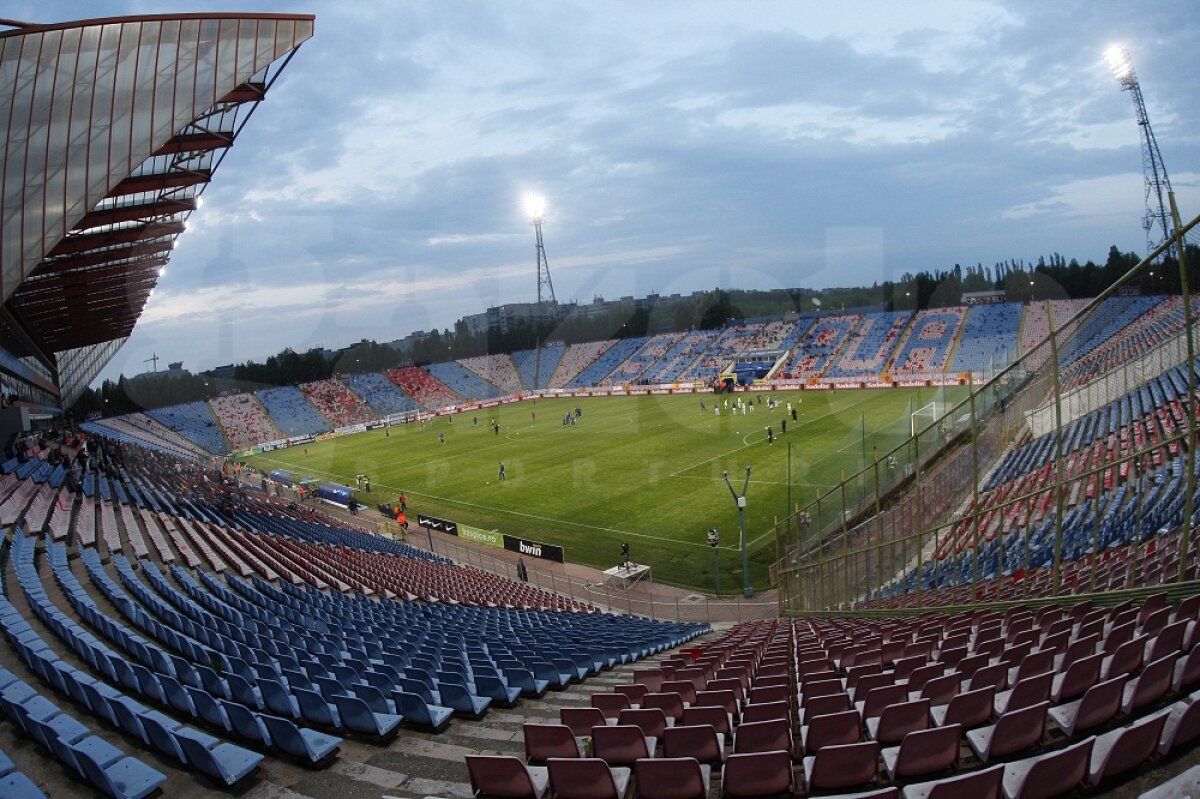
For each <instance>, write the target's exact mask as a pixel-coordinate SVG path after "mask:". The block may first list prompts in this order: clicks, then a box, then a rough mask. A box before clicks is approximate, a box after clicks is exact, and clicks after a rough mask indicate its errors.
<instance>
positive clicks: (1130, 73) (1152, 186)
mask: <svg viewBox="0 0 1200 799" xmlns="http://www.w3.org/2000/svg"><path fill="white" fill-rule="evenodd" d="M1104 63H1105V64H1107V65H1108V69H1109V71H1110V72H1112V75H1113V77H1114V78H1116V79H1117V83H1119V84H1121V90H1122V91H1127V92H1129V94H1130V96H1131V97H1133V108H1134V112H1135V113H1136V114H1137V123H1138V128H1139V129H1140V130H1141V142H1142V175H1143V179H1144V181H1145V185H1146V216H1145V218H1144V219H1143V220H1142V227H1143V228H1145V230H1146V252H1153V251H1154V250H1155V248H1157V247H1158V246H1159V245H1160V244H1162V243H1163V242H1169V241H1170V240H1171V217H1170V214H1169V212H1168V211H1167V199H1166V198H1167V197H1168V196H1169V195H1170V194H1171V179H1170V178H1169V177H1167V167H1166V165H1165V164H1163V160H1162V153H1161V152H1159V149H1158V140H1157V139H1155V138H1154V129H1153V128H1151V127H1150V117H1149V116H1148V115H1147V114H1146V101H1145V99H1143V97H1142V87H1141V85H1140V84H1139V83H1138V79H1137V72H1136V71H1135V70H1134V68H1133V59H1131V58H1130V57H1129V51H1128V50H1127V49H1125V46H1124V45H1122V44H1114V45H1112V46H1110V47H1109V48H1108V49H1107V50H1105V51H1104ZM1155 228H1157V229H1158V230H1159V231H1160V232H1161V236H1159V235H1158V234H1157V233H1155ZM1173 251H1174V245H1171V246H1169V247H1168V248H1167V249H1166V250H1164V251H1163V255H1162V257H1163V258H1164V259H1166V258H1168V257H1172V253H1173Z"/></svg>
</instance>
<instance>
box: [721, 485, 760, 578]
mask: <svg viewBox="0 0 1200 799" xmlns="http://www.w3.org/2000/svg"><path fill="white" fill-rule="evenodd" d="M723 477H724V478H725V485H727V486H729V493H730V494H733V501H734V503H735V504H736V505H737V509H738V529H739V530H740V531H741V534H742V596H744V597H746V598H747V599H749V598H750V597H752V596H754V589H753V588H751V587H750V557H749V554H748V553H747V551H746V489H748V488H749V487H750V467H749V466H747V467H746V482H745V483H744V484H743V485H742V494H741V496H738V492H737V491H735V490H734V488H733V483H730V482H729V472H725V473H724V474H723Z"/></svg>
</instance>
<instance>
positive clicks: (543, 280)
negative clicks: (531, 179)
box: [525, 194, 558, 391]
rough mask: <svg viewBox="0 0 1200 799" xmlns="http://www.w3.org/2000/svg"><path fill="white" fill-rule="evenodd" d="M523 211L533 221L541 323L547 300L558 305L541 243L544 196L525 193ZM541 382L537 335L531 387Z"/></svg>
mask: <svg viewBox="0 0 1200 799" xmlns="http://www.w3.org/2000/svg"><path fill="white" fill-rule="evenodd" d="M525 213H526V214H528V215H529V218H530V220H532V221H533V233H534V237H535V240H536V243H535V245H534V246H535V248H536V251H537V321H536V322H535V324H541V322H542V320H543V319H545V318H546V305H545V303H546V302H547V301H549V302H551V303H553V304H554V305H556V306H557V305H558V300H556V299H555V298H554V282H553V281H552V280H550V262H549V261H547V260H546V247H545V245H543V244H542V220H543V219H544V218H545V216H546V198H545V197H543V196H541V195H540V194H527V195H525ZM541 382H542V340H541V337H540V336H539V337H538V339H537V341H536V342H535V345H534V351H533V389H534V391H536V390H537V389H538V387H539V386H540V385H541Z"/></svg>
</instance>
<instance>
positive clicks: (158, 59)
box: [0, 13, 315, 407]
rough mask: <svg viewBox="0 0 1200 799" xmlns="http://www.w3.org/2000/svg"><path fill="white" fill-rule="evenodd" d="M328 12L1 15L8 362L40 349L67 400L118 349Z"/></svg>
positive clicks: (1, 197) (2, 324) (0, 210)
mask: <svg viewBox="0 0 1200 799" xmlns="http://www.w3.org/2000/svg"><path fill="white" fill-rule="evenodd" d="M314 19H315V18H314V17H313V16H311V15H299V14H257V13H255V14H227V13H220V14H166V15H151V16H136V17H115V18H110V19H92V20H83V21H78V22H65V23H58V24H52V25H30V24H25V23H16V22H12V21H4V22H3V23H2V24H4V25H8V26H11V27H13V29H12V30H7V31H2V32H0V126H3V129H4V131H5V133H6V138H5V143H4V149H3V156H2V157H3V161H2V162H0V223H2V227H0V303H2V307H0V347H3V348H4V349H5V350H7V351H8V354H9V355H10V356H13V357H10V358H7V359H6V358H4V356H3V354H0V370H6V374H7V373H9V370H7V369H6V367H7V366H8V365H9V364H8V363H6V362H11V361H12V360H13V359H14V358H15V359H20V360H21V361H23V362H25V363H26V364H30V363H31V361H30V359H33V361H34V363H33V366H34V371H35V372H40V373H43V374H44V375H45V376H46V377H47V378H49V382H50V383H57V384H58V385H59V386H61V388H62V396H61V398H60V402H61V404H62V405H63V406H64V407H65V406H67V405H69V404H70V403H71V402H73V401H74V397H75V396H77V395H78V392H79V391H82V389H83V388H84V387H85V386H86V385H87V383H88V382H90V381H91V379H92V378H93V377H95V375H96V374H97V373H98V372H99V371H100V369H102V368H103V367H104V365H105V364H106V363H107V362H108V361H109V360H111V358H112V356H113V355H115V354H116V351H117V349H119V347H120V344H121V343H123V342H124V340H125V338H127V337H128V336H129V334H130V332H131V331H132V330H133V326H134V324H136V322H137V319H138V317H139V316H140V315H141V313H142V309H143V308H144V307H145V303H146V300H147V298H148V297H149V296H150V292H151V290H152V289H153V288H154V285H155V282H156V281H157V279H158V277H159V274H160V273H161V270H162V268H163V267H164V266H165V264H166V263H167V260H168V258H169V257H170V254H171V249H172V248H173V246H174V243H175V239H176V238H177V237H178V236H179V234H180V233H182V232H183V230H184V229H185V227H186V221H187V218H188V216H189V215H190V214H191V213H192V211H194V210H195V209H196V205H197V199H198V198H199V196H200V194H201V193H203V191H204V188H205V187H206V186H207V185H208V182H209V181H210V180H211V179H212V176H213V173H214V172H215V171H216V169H217V167H218V166H219V165H220V163H221V160H222V159H223V158H224V156H225V153H226V152H227V151H228V149H229V147H230V146H232V145H233V143H234V141H235V140H236V139H237V136H238V133H239V132H240V131H241V129H242V127H243V126H244V125H245V124H246V121H247V120H248V119H249V117H250V115H251V114H252V113H253V111H254V109H255V108H256V107H257V106H258V103H259V102H261V101H262V100H263V98H264V97H265V96H266V93H267V90H268V89H269V88H270V87H271V85H272V84H273V83H274V81H275V79H276V78H277V77H278V76H279V73H280V71H281V70H282V69H283V67H284V66H286V64H287V63H288V61H289V60H290V59H291V57H292V55H293V54H294V53H295V51H296V48H298V47H299V46H300V45H301V44H302V43H303V42H304V41H306V40H307V39H309V38H310V37H311V36H312V34H313V24H314ZM81 353H95V354H96V355H100V353H103V355H100V357H90V358H89V357H80V355H81ZM64 354H69V355H68V357H67V359H66V360H67V361H70V362H72V363H73V364H76V365H78V367H79V368H65V367H66V365H65V364H63V363H60V362H61V361H62V360H63V358H62V356H63V355H64ZM63 372H71V373H72V374H70V375H67V374H64V373H63ZM68 383H69V385H68ZM39 385H40V382H39Z"/></svg>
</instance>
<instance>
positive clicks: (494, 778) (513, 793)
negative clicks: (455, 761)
mask: <svg viewBox="0 0 1200 799" xmlns="http://www.w3.org/2000/svg"><path fill="white" fill-rule="evenodd" d="M465 760H466V762H467V774H468V776H469V778H470V781H471V790H472V792H473V793H474V794H475V795H476V796H479V795H484V796H506V797H514V799H515V798H517V797H527V799H543V797H545V796H546V793H547V791H548V789H549V787H550V774H549V772H548V770H547V769H546V767H544V766H527V765H525V764H524V763H522V762H521V760H520V758H516V757H513V756H512V755H467V756H466V757H465Z"/></svg>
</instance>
